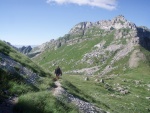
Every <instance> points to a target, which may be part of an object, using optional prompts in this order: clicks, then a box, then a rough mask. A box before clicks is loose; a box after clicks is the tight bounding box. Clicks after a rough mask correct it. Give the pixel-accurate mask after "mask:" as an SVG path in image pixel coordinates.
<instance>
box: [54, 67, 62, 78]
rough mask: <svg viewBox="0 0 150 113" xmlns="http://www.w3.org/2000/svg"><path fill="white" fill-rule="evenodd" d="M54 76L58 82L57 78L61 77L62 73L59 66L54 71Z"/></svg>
mask: <svg viewBox="0 0 150 113" xmlns="http://www.w3.org/2000/svg"><path fill="white" fill-rule="evenodd" d="M55 74H56V79H57V80H58V79H59V76H61V75H62V71H61V69H60V67H59V66H58V67H57V68H56V69H55Z"/></svg>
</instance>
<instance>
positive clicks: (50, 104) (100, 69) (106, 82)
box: [0, 15, 150, 113]
mask: <svg viewBox="0 0 150 113" xmlns="http://www.w3.org/2000/svg"><path fill="white" fill-rule="evenodd" d="M22 49H23V51H24V53H25V54H26V55H27V56H29V57H30V58H31V59H29V58H28V57H26V56H24V55H23V54H21V53H19V52H17V51H16V50H15V49H14V48H12V47H10V46H9V45H8V44H6V43H4V42H2V41H0V74H1V76H0V84H1V86H0V96H1V98H0V109H2V108H3V102H4V101H5V100H7V99H9V100H10V98H13V99H14V97H15V98H17V99H18V102H17V103H15V105H14V106H13V110H14V111H15V112H16V113H20V112H23V113H33V112H36V113H62V112H64V113H79V112H84V113H87V112H89V113H93V112H94V113H109V112H110V113H148V112H150V105H149V101H150V93H149V91H150V81H149V79H150V71H149V69H150V30H149V29H148V28H146V27H143V26H141V27H138V26H136V24H134V23H132V22H130V21H128V20H126V19H125V17H124V16H122V15H119V16H117V17H115V18H113V19H112V20H102V21H97V22H94V23H93V22H80V23H79V24H77V25H75V26H74V27H73V28H71V30H70V31H69V32H68V34H66V35H64V36H63V37H60V38H58V39H57V40H51V41H49V42H45V43H44V44H42V45H40V46H37V47H34V48H32V50H31V48H30V47H29V48H28V47H27V48H24V47H23V48H22ZM29 49H30V52H29V51H28V50H29ZM58 65H59V66H60V67H61V69H62V71H63V75H62V76H61V79H60V80H58V81H55V79H54V76H53V75H51V74H50V73H48V72H51V73H53V72H54V69H55V68H56V66H58ZM13 99H12V100H13ZM15 100H16V99H15ZM10 101H11V100H10ZM12 103H13V102H12ZM6 104H7V103H6ZM5 107H6V108H7V106H5ZM5 112H6V111H5Z"/></svg>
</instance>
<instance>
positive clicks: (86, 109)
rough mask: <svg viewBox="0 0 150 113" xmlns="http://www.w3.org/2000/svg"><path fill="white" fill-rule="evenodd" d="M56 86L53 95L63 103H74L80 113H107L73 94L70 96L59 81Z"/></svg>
mask: <svg viewBox="0 0 150 113" xmlns="http://www.w3.org/2000/svg"><path fill="white" fill-rule="evenodd" d="M55 85H56V88H54V90H53V95H54V96H55V97H56V98H57V99H59V100H60V101H62V102H64V101H67V102H68V103H73V104H74V105H75V106H76V107H77V108H78V109H79V112H80V113H107V112H105V111H103V110H102V109H100V108H98V107H96V106H94V105H93V104H91V103H88V102H85V101H83V100H81V99H79V98H77V97H75V96H73V95H72V94H69V93H68V92H67V91H66V90H65V89H63V88H62V87H61V84H60V82H59V81H56V82H55ZM64 99H65V100H64Z"/></svg>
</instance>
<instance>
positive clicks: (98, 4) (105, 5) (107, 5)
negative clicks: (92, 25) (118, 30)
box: [47, 0, 117, 10]
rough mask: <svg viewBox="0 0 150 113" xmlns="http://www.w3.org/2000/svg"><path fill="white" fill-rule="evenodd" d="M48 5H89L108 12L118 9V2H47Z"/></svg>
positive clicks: (78, 0)
mask: <svg viewBox="0 0 150 113" xmlns="http://www.w3.org/2000/svg"><path fill="white" fill-rule="evenodd" d="M47 3H50V4H51V3H57V4H69V3H73V4H78V5H89V6H94V7H95V6H96V7H100V8H104V9H108V10H114V9H116V7H117V0H47Z"/></svg>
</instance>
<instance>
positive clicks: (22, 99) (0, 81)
mask: <svg viewBox="0 0 150 113" xmlns="http://www.w3.org/2000/svg"><path fill="white" fill-rule="evenodd" d="M0 52H1V53H4V54H5V55H8V56H10V57H11V58H12V59H14V60H16V61H17V62H20V63H21V64H22V65H24V66H25V67H28V68H30V69H32V70H33V71H34V72H37V73H39V75H40V76H43V77H42V79H40V80H39V81H38V84H37V85H36V86H35V85H32V84H26V82H25V81H24V78H22V77H21V76H20V75H18V74H17V73H15V74H13V75H12V74H10V73H9V72H7V70H2V69H0V103H1V102H3V100H4V99H5V98H8V97H9V96H11V95H13V94H17V95H19V102H18V104H17V105H15V107H14V111H15V112H22V111H23V113H33V112H36V113H62V112H65V111H67V112H68V113H69V112H70V113H77V112H76V110H75V109H74V108H73V107H72V106H71V105H67V104H63V103H62V102H60V101H58V100H57V99H56V98H55V97H54V96H53V95H52V94H51V93H50V92H49V91H47V88H51V87H52V85H53V81H52V78H53V77H50V76H48V75H50V74H49V73H47V72H45V71H44V70H43V69H42V68H41V67H39V66H38V65H36V64H35V63H34V62H32V61H31V60H30V59H29V58H27V57H26V56H24V55H22V54H20V53H19V52H17V51H16V50H14V49H13V48H11V47H9V46H8V45H7V44H5V43H3V42H2V41H0ZM0 60H2V58H0ZM4 90H7V91H8V92H9V93H7V94H5V93H4V92H3V91H4ZM31 100H32V101H31Z"/></svg>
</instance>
